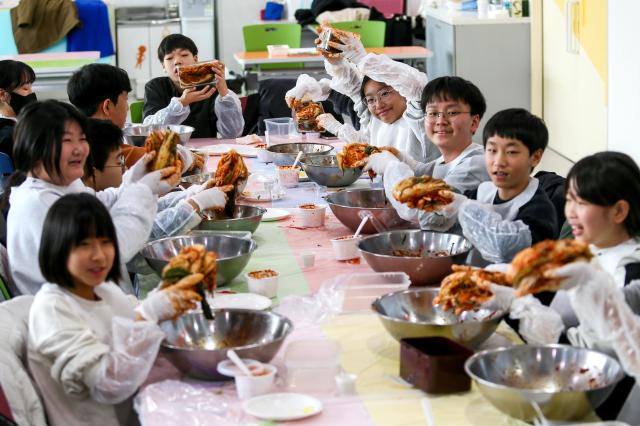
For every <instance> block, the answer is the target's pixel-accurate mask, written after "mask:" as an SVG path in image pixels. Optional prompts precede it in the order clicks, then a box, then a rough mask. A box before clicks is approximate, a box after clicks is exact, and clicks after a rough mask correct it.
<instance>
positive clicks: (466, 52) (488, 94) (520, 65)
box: [425, 8, 531, 143]
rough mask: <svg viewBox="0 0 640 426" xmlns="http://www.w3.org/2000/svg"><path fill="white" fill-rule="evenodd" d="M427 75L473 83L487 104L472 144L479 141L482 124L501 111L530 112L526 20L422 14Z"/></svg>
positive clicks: (441, 11) (470, 14)
mask: <svg viewBox="0 0 640 426" xmlns="http://www.w3.org/2000/svg"><path fill="white" fill-rule="evenodd" d="M425 27H426V46H427V49H430V50H431V51H432V52H433V56H432V57H431V58H428V59H427V76H428V77H429V79H434V78H437V77H442V76H458V77H462V78H465V79H467V80H469V81H471V82H473V83H474V84H475V85H476V86H478V88H479V89H480V90H481V91H482V94H483V95H484V97H485V99H486V101H487V112H486V113H485V116H484V118H483V119H482V121H481V123H480V128H479V129H478V131H477V132H476V135H475V136H474V138H473V140H474V142H477V143H482V129H483V128H484V123H485V122H486V121H487V120H488V119H489V118H490V117H491V116H492V115H493V114H495V113H496V112H498V111H500V110H503V109H506V108H516V107H520V108H526V109H528V110H529V109H531V57H530V21H529V18H505V19H478V18H477V16H476V14H475V12H459V13H457V14H455V15H450V14H448V13H447V10H446V9H431V8H427V11H426V22H425Z"/></svg>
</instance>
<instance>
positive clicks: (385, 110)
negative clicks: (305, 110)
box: [286, 36, 440, 162]
mask: <svg viewBox="0 0 640 426" xmlns="http://www.w3.org/2000/svg"><path fill="white" fill-rule="evenodd" d="M343 42H344V44H332V46H334V47H336V48H338V49H341V50H343V52H342V54H340V55H339V56H337V57H335V56H329V55H325V68H326V71H327V73H328V74H329V75H330V76H331V80H330V81H329V80H326V79H323V80H320V81H319V82H315V81H314V80H313V79H311V78H310V77H308V76H306V78H303V77H302V76H301V77H300V78H299V79H298V82H297V83H296V87H295V88H294V89H292V90H290V91H289V92H288V93H287V95H286V97H287V98H289V102H290V100H291V99H302V98H305V97H307V98H312V99H313V100H324V99H327V97H328V95H329V92H330V90H331V89H334V90H336V91H337V92H340V93H342V94H344V95H346V96H349V97H350V98H351V99H352V100H353V102H354V108H355V109H356V111H357V113H358V115H359V117H360V130H358V131H356V130H355V129H354V128H353V127H352V126H351V125H350V124H341V123H340V122H338V121H337V120H336V119H335V118H333V116H332V115H331V114H323V115H321V116H319V117H318V123H319V124H320V125H321V126H322V127H323V128H324V129H326V130H327V131H329V132H331V133H333V134H335V135H337V136H338V137H339V138H340V139H341V140H344V141H345V142H348V143H352V142H360V143H368V144H370V145H373V146H391V147H394V148H396V149H398V150H400V151H401V152H402V153H404V155H406V156H408V157H409V158H412V159H414V160H415V161H420V162H426V161H431V160H434V159H435V158H436V157H438V156H439V155H440V154H439V152H438V149H437V148H436V146H434V144H433V143H432V141H430V140H429V139H428V138H427V136H426V134H425V131H424V127H423V126H417V128H416V127H414V128H412V127H411V126H410V123H409V122H408V121H407V120H406V117H405V114H406V111H407V109H408V106H407V105H408V103H409V102H410V101H411V100H412V99H414V98H416V96H417V100H418V101H419V99H420V93H421V92H422V89H423V88H424V86H425V85H426V84H427V76H426V75H425V74H423V73H421V72H419V71H418V70H416V69H415V68H413V67H410V66H408V65H405V64H401V63H399V62H395V61H392V60H391V59H390V58H388V57H386V56H384V55H374V54H369V55H367V54H366V52H365V50H364V47H363V46H362V43H361V42H360V40H359V39H356V38H355V37H351V36H348V37H346V38H345V39H344V40H343ZM364 64H366V66H364V67H363V65H364ZM386 71H390V72H386ZM416 88H417V89H416ZM416 93H417V94H416ZM323 98H324V99H323ZM416 129H417V131H416Z"/></svg>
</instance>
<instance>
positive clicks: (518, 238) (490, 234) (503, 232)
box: [458, 200, 531, 263]
mask: <svg viewBox="0 0 640 426" xmlns="http://www.w3.org/2000/svg"><path fill="white" fill-rule="evenodd" d="M458 221H459V222H460V225H461V226H462V233H463V234H464V236H465V237H466V238H467V239H468V240H469V241H470V242H471V244H472V245H473V246H474V247H475V248H476V249H478V251H479V252H480V254H481V255H482V257H483V258H485V259H486V260H488V261H489V262H493V263H505V262H510V261H511V259H513V257H514V256H515V255H516V254H517V253H518V252H519V251H521V250H522V249H525V248H527V247H531V231H530V230H529V227H528V226H527V225H526V224H525V223H524V222H522V221H521V220H516V221H511V220H503V219H502V217H501V216H500V215H499V214H498V213H496V212H494V211H491V210H490V207H489V206H483V205H482V204H481V203H478V202H477V201H471V200H469V201H468V202H466V203H464V204H463V205H462V206H461V207H460V211H459V213H458Z"/></svg>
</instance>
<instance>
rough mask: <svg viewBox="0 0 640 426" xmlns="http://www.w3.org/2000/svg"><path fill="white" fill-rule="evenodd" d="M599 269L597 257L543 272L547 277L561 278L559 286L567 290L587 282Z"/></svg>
mask: <svg viewBox="0 0 640 426" xmlns="http://www.w3.org/2000/svg"><path fill="white" fill-rule="evenodd" d="M598 271H601V268H600V264H599V262H598V260H597V258H595V257H594V258H593V259H592V260H591V262H573V263H569V264H567V265H564V266H561V267H559V268H557V269H552V270H549V271H547V272H545V276H546V277H548V278H562V282H561V285H560V288H562V289H563V290H569V289H571V288H574V287H576V286H578V285H581V284H585V283H588V282H589V281H590V280H592V279H593V277H594V276H595V275H596V273H597V272H598Z"/></svg>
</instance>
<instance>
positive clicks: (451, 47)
mask: <svg viewBox="0 0 640 426" xmlns="http://www.w3.org/2000/svg"><path fill="white" fill-rule="evenodd" d="M425 28H426V32H427V34H426V38H427V39H426V43H427V44H426V46H427V49H429V50H431V51H432V52H433V56H432V57H430V58H428V59H427V77H429V79H430V80H432V79H434V78H437V77H443V76H447V75H456V64H455V35H454V28H453V25H449V24H447V23H446V22H442V21H441V20H439V19H436V18H434V17H432V16H427V20H426V22H425Z"/></svg>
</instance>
